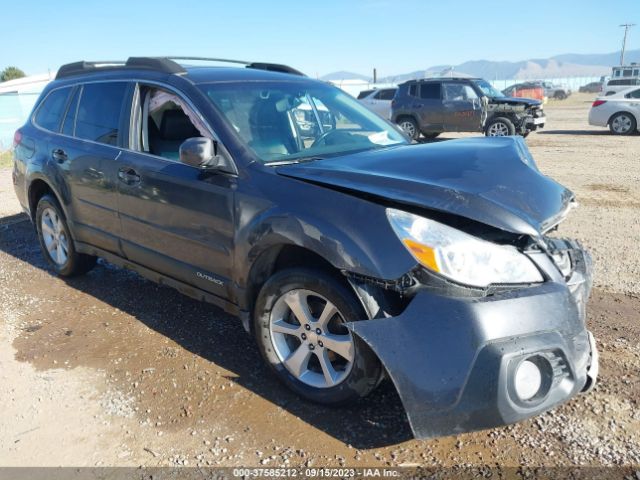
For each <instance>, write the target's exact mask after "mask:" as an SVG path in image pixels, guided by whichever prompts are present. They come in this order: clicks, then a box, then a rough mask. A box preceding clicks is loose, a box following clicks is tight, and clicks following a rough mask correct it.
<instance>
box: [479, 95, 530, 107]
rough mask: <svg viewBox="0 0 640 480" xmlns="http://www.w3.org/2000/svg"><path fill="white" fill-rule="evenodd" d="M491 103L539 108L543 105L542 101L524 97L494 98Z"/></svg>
mask: <svg viewBox="0 0 640 480" xmlns="http://www.w3.org/2000/svg"><path fill="white" fill-rule="evenodd" d="M490 103H508V104H510V105H526V106H527V107H537V106H540V105H542V102H541V101H540V100H536V99H535V98H524V97H494V98H492V99H491V100H490Z"/></svg>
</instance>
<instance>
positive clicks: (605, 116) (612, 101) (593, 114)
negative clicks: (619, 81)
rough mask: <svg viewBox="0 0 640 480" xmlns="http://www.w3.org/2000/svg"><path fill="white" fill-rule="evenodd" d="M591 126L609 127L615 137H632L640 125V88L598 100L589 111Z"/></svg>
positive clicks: (629, 89)
mask: <svg viewBox="0 0 640 480" xmlns="http://www.w3.org/2000/svg"><path fill="white" fill-rule="evenodd" d="M589 125H596V126H598V127H606V126H608V127H609V130H611V133H613V134H614V135H631V134H632V133H634V132H635V131H637V130H638V125H640V87H634V88H628V89H626V90H623V91H622V92H618V93H615V94H613V95H609V96H605V97H598V98H596V100H595V102H593V105H591V110H589Z"/></svg>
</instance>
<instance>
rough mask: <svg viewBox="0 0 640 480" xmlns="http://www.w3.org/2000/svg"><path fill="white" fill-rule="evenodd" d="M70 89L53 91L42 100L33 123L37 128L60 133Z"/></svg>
mask: <svg viewBox="0 0 640 480" xmlns="http://www.w3.org/2000/svg"><path fill="white" fill-rule="evenodd" d="M70 93H71V87H67V88H60V89H58V90H53V91H52V92H51V93H49V95H47V97H46V98H45V99H44V101H43V102H42V104H41V105H40V107H39V108H38V112H37V113H36V116H35V119H34V120H35V123H36V125H38V126H39V127H42V128H44V129H46V130H50V131H52V132H58V131H60V123H61V122H62V116H63V115H64V112H65V107H66V106H67V100H68V99H69V94H70Z"/></svg>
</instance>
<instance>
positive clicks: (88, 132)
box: [75, 82, 127, 145]
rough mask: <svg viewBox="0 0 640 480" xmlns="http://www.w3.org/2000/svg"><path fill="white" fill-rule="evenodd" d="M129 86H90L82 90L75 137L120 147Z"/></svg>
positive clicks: (118, 84) (102, 84)
mask: <svg viewBox="0 0 640 480" xmlns="http://www.w3.org/2000/svg"><path fill="white" fill-rule="evenodd" d="M126 91H127V83H126V82H110V83H90V84H87V85H84V86H83V87H82V94H81V95H80V104H79V105H78V115H77V117H76V135H75V136H76V137H79V138H84V139H86V140H91V141H94V142H99V143H106V144H107V145H117V143H118V133H119V132H118V130H119V125H120V115H121V113H122V106H123V103H124V98H125V93H126Z"/></svg>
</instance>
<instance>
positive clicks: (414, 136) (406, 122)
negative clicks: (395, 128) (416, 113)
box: [398, 117, 420, 140]
mask: <svg viewBox="0 0 640 480" xmlns="http://www.w3.org/2000/svg"><path fill="white" fill-rule="evenodd" d="M398 125H399V126H400V128H401V129H402V130H404V133H406V134H407V136H408V137H409V138H410V139H411V140H418V138H420V128H419V127H418V122H416V121H415V119H414V118H413V117H400V119H399V120H398Z"/></svg>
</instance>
